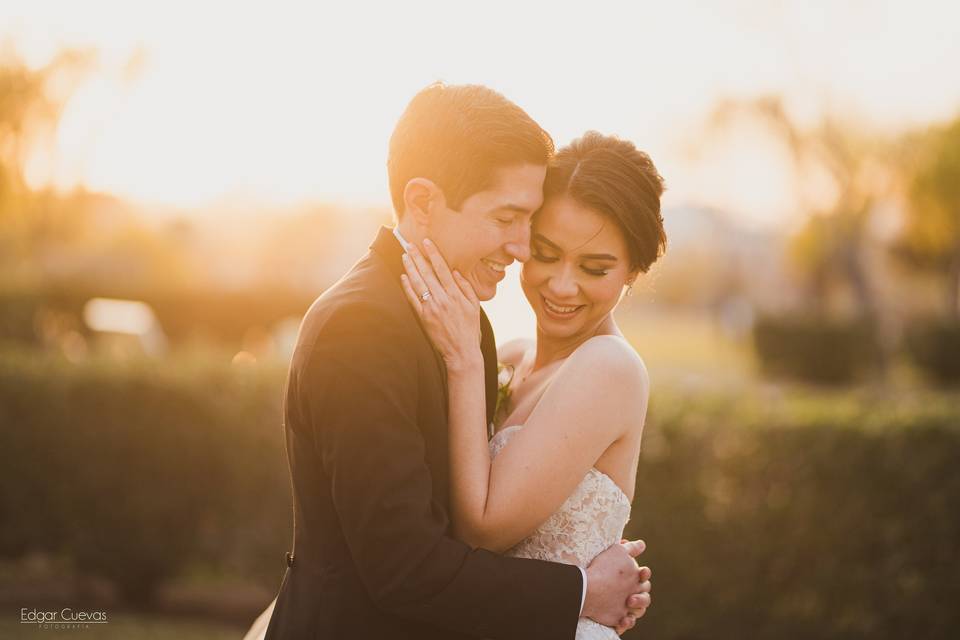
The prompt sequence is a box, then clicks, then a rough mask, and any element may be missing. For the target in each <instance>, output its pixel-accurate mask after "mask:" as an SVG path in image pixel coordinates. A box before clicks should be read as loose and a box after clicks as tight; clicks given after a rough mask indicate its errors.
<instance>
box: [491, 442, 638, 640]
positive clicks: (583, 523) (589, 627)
mask: <svg viewBox="0 0 960 640" xmlns="http://www.w3.org/2000/svg"><path fill="white" fill-rule="evenodd" d="M522 427H523V425H514V426H512V427H505V428H504V429H502V430H500V431H498V432H497V434H496V435H495V436H494V437H493V438H492V439H491V440H490V456H491V458H495V457H496V456H497V454H498V453H500V451H501V450H502V449H503V447H504V446H505V445H506V444H507V441H508V440H509V439H510V436H511V434H513V433H516V431H517V430H518V429H520V428H522ZM629 519H630V500H629V499H628V498H627V496H626V495H625V494H624V493H623V490H622V489H620V487H619V486H618V485H617V483H616V482H614V481H613V480H612V479H611V478H610V476H608V475H606V474H605V473H603V472H602V471H598V470H597V469H590V471H588V472H587V475H586V476H584V478H583V480H582V481H581V482H580V484H579V485H577V488H576V489H575V490H574V492H573V494H571V495H570V497H569V498H567V500H566V502H564V503H563V505H562V506H561V507H560V508H559V509H557V511H556V512H554V514H553V515H552V516H550V517H549V518H547V520H546V521H545V522H544V523H543V524H541V525H540V526H539V527H537V530H536V531H534V532H533V533H532V534H531V535H530V536H529V537H527V538H525V539H524V540H521V541H520V542H519V543H518V544H517V545H516V546H514V547H513V548H512V549H510V550H509V551H507V552H506V554H505V555H508V556H513V557H517V558H536V559H537V560H548V561H550V562H564V563H566V564H575V565H578V566H580V567H584V568H586V566H587V565H588V564H590V561H591V560H593V559H594V558H595V557H596V556H597V555H598V554H599V553H600V552H601V551H603V550H604V549H606V548H607V547H609V546H610V545H612V544H616V543H618V542H620V540H621V539H622V537H623V528H624V526H626V524H627V520H629ZM619 637H620V636H618V635H617V633H616V631H614V630H613V629H612V628H611V627H606V626H604V625H602V624H599V623H597V622H594V621H593V620H590V619H589V618H580V622H579V623H578V624H577V640H617V639H619Z"/></svg>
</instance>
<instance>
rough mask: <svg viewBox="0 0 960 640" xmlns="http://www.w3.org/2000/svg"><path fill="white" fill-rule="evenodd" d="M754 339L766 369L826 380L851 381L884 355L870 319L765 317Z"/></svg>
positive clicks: (873, 365)
mask: <svg viewBox="0 0 960 640" xmlns="http://www.w3.org/2000/svg"><path fill="white" fill-rule="evenodd" d="M753 343H754V348H755V349H756V353H757V356H758V357H759V360H760V365H761V367H762V368H763V370H764V372H766V373H768V374H772V375H779V376H786V377H792V378H797V379H800V380H805V381H808V382H815V383H822V384H840V383H849V382H852V381H854V380H855V379H857V378H858V377H860V376H862V375H863V374H864V373H865V372H866V371H867V370H868V369H869V368H870V367H876V366H878V365H879V364H880V363H881V360H882V357H881V350H880V346H879V342H878V340H877V336H876V331H875V328H874V326H873V324H872V323H870V322H867V321H840V320H833V321H831V320H825V319H820V318H813V317H799V316H795V317H794V316H791V317H764V318H761V319H759V320H758V321H757V323H756V325H754V329H753Z"/></svg>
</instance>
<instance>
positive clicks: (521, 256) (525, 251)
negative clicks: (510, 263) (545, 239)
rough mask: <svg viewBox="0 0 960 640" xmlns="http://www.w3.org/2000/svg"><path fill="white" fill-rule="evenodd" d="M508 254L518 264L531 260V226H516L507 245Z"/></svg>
mask: <svg viewBox="0 0 960 640" xmlns="http://www.w3.org/2000/svg"><path fill="white" fill-rule="evenodd" d="M505 248H506V251H507V253H508V254H509V255H510V257H512V258H513V259H514V260H516V261H517V262H526V261H527V260H529V259H530V225H528V224H520V225H516V229H515V230H514V231H513V233H512V234H511V237H510V240H509V241H508V242H507V244H506V245H505Z"/></svg>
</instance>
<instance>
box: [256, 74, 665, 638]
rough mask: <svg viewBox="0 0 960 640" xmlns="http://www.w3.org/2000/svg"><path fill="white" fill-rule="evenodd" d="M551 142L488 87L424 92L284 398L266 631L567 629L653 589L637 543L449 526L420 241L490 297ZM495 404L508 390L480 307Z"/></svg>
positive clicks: (570, 634) (397, 633)
mask: <svg viewBox="0 0 960 640" xmlns="http://www.w3.org/2000/svg"><path fill="white" fill-rule="evenodd" d="M552 152H553V142H552V140H551V139H550V137H549V135H548V134H547V133H546V132H545V131H543V129H541V128H540V127H539V125H537V124H536V123H535V122H534V121H533V120H532V119H531V118H530V117H529V116H528V115H527V114H526V113H525V112H524V111H523V110H522V109H520V108H519V107H517V106H516V105H515V104H513V103H512V102H510V101H508V100H506V99H505V98H504V97H503V96H501V95H500V94H498V93H496V92H494V91H491V90H490V89H487V88H485V87H481V86H445V85H442V84H434V85H431V86H429V87H427V88H426V89H424V90H423V91H421V92H420V93H419V94H417V95H416V96H415V97H414V98H413V100H412V101H411V102H410V104H409V105H408V106H407V109H406V111H405V112H404V114H403V116H402V117H401V118H400V120H399V122H398V123H397V126H396V128H395V130H394V132H393V135H392V137H391V140H390V152H389V160H388V172H389V177H390V191H391V195H392V199H393V206H394V209H395V212H396V214H397V216H398V219H399V224H398V227H397V229H394V230H392V231H391V230H389V229H381V231H380V233H379V235H378V236H377V238H376V239H375V240H374V242H373V244H372V245H371V247H370V249H371V250H370V252H368V253H367V254H366V255H365V256H364V257H363V258H362V259H361V260H360V261H359V262H358V263H357V264H356V265H355V266H354V267H353V268H352V269H351V270H350V271H349V272H348V273H347V274H346V275H345V276H344V277H343V278H342V279H341V280H340V281H339V282H337V283H336V284H335V285H334V286H333V287H331V288H330V289H329V290H327V291H326V292H325V293H324V294H323V295H322V296H320V298H319V299H318V300H317V301H316V302H314V304H313V305H312V306H311V308H310V310H309V311H308V312H307V315H306V317H305V318H304V320H303V324H302V326H301V328H300V335H299V338H298V340H297V346H296V350H295V352H294V355H293V361H292V363H291V366H290V372H289V377H288V380H287V388H286V396H285V402H284V431H285V436H286V446H287V456H288V461H289V465H290V473H291V478H292V485H293V504H294V547H295V548H294V551H293V552H291V553H288V554H287V566H288V568H287V571H286V574H285V576H284V579H283V583H282V585H281V587H280V593H279V596H278V598H277V602H276V607H275V609H274V612H273V615H272V618H271V619H270V624H269V627H268V629H267V634H266V637H267V638H268V639H281V638H282V639H300V638H325V639H331V640H333V639H340V638H344V639H346V638H350V639H359V638H378V639H381V638H382V639H388V638H389V639H394V638H396V639H401V638H411V639H413V638H416V639H418V640H427V639H431V638H436V639H440V638H445V639H446V638H467V637H489V638H509V639H514V638H515V639H517V640H521V639H522V640H538V639H543V640H548V639H549V640H557V639H560V640H573V638H574V635H575V633H576V626H577V619H578V617H579V616H581V615H583V616H589V617H591V618H593V619H595V620H597V621H599V622H602V623H605V624H608V625H610V626H619V628H620V629H621V630H622V629H626V628H629V627H630V626H632V624H633V622H634V620H635V616H639V615H642V614H643V612H644V611H645V609H646V606H647V605H648V604H649V594H648V593H646V592H647V591H649V582H646V580H647V577H648V575H649V572H648V570H647V569H645V568H644V569H642V570H641V569H638V567H637V565H636V563H635V561H634V559H633V558H634V557H635V556H637V555H639V553H640V552H641V551H642V549H643V547H642V543H639V542H638V543H626V544H623V545H614V546H613V547H611V548H609V549H607V550H606V551H604V552H603V553H602V554H600V556H598V557H597V558H596V559H595V560H594V562H593V563H592V564H591V565H590V567H589V568H588V569H587V570H582V569H580V568H578V567H576V566H573V565H567V564H559V563H552V562H544V561H540V560H527V559H519V558H507V557H503V556H500V555H497V554H494V553H491V552H489V551H485V550H483V549H471V548H470V547H469V546H467V545H466V544H464V543H462V542H460V541H458V540H456V539H454V538H452V537H450V533H449V518H448V514H447V502H448V491H449V490H448V486H447V480H448V477H449V468H448V456H447V444H448V443H447V397H446V375H445V370H444V366H443V362H442V360H441V359H440V357H439V355H438V354H437V353H436V352H435V351H434V350H433V348H432V347H431V344H430V342H429V340H428V338H427V336H426V334H425V333H424V331H423V329H422V328H421V326H420V324H419V320H418V319H417V315H416V313H415V312H414V311H413V309H411V308H410V306H409V304H408V303H407V301H406V299H405V298H404V293H403V290H402V288H401V286H400V274H401V273H403V267H402V265H401V255H402V252H403V247H404V246H405V245H406V243H407V242H408V241H409V242H419V241H421V240H422V239H423V236H424V230H428V231H429V234H430V239H431V240H432V241H434V242H435V243H436V245H437V247H438V248H440V250H441V251H442V252H443V254H444V256H445V258H446V259H447V261H448V263H449V264H450V266H451V268H456V269H459V271H460V272H461V273H462V274H464V275H465V276H467V278H468V279H469V281H470V282H471V284H472V285H473V287H474V289H475V290H476V292H477V295H478V297H479V298H480V299H481V300H489V299H490V298H492V297H493V296H494V294H495V293H496V287H497V283H498V282H499V281H500V280H501V279H503V277H504V269H505V268H506V267H507V265H509V264H510V263H512V262H513V261H514V260H520V261H524V260H526V259H527V258H528V257H529V248H528V242H529V223H530V217H531V215H532V214H533V212H534V211H535V210H536V209H537V208H539V206H540V204H541V202H542V193H541V189H542V185H543V179H544V175H545V172H546V164H547V161H548V158H549V156H550V154H551V153H552ZM482 325H483V332H482V336H481V347H482V350H483V355H484V359H485V362H486V371H487V375H486V392H487V416H488V421H489V420H491V419H492V414H493V410H494V403H495V399H496V395H497V394H496V391H497V376H496V373H497V356H496V349H495V343H494V338H493V332H492V330H491V327H490V324H489V321H487V319H486V317H485V316H484V317H483V318H482Z"/></svg>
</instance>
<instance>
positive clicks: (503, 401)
mask: <svg viewBox="0 0 960 640" xmlns="http://www.w3.org/2000/svg"><path fill="white" fill-rule="evenodd" d="M515 371H516V370H515V369H514V368H513V365H512V364H505V363H503V362H498V363H497V404H496V408H495V409H494V410H493V422H491V423H490V437H491V438H492V437H493V426H494V425H495V424H496V423H497V421H498V420H499V419H500V412H501V411H506V409H507V403H508V402H509V401H510V383H511V382H513V374H514V373H515Z"/></svg>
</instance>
